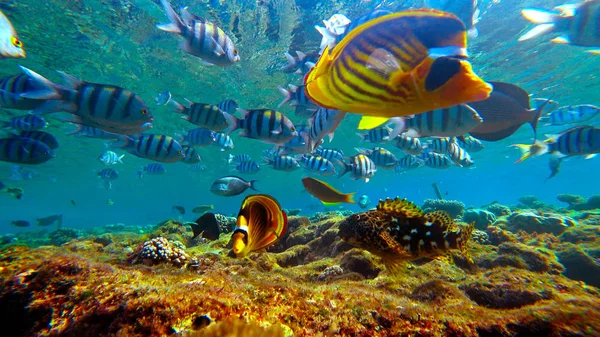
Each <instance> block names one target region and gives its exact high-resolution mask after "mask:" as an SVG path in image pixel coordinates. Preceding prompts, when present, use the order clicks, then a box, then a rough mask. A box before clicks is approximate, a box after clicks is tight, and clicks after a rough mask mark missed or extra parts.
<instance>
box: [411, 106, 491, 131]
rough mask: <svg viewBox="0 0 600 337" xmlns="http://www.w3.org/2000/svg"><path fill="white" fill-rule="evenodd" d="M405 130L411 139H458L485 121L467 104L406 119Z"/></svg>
mask: <svg viewBox="0 0 600 337" xmlns="http://www.w3.org/2000/svg"><path fill="white" fill-rule="evenodd" d="M404 123H405V126H404V129H405V130H406V134H407V135H408V136H411V137H457V136H461V135H464V134H465V133H468V132H471V131H473V130H475V129H476V128H477V127H478V126H479V125H481V123H483V119H482V118H481V116H479V114H478V113H477V111H475V109H473V108H471V107H470V106H468V105H466V104H459V105H455V106H452V107H449V108H444V109H435V110H430V111H427V112H424V113H420V114H417V115H415V116H414V117H413V118H406V119H404Z"/></svg>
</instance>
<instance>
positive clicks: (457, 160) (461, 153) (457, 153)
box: [448, 142, 475, 167]
mask: <svg viewBox="0 0 600 337" xmlns="http://www.w3.org/2000/svg"><path fill="white" fill-rule="evenodd" d="M448 156H449V157H450V159H451V160H452V161H453V162H454V164H456V165H457V166H460V167H469V166H472V165H473V164H475V162H473V160H471V155H469V153H468V152H467V151H465V150H464V149H463V148H461V147H460V146H458V144H457V143H456V142H452V143H450V145H449V152H448Z"/></svg>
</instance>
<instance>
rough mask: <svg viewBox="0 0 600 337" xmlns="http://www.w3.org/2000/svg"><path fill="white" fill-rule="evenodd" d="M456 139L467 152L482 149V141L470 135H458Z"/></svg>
mask: <svg viewBox="0 0 600 337" xmlns="http://www.w3.org/2000/svg"><path fill="white" fill-rule="evenodd" d="M456 140H457V142H458V145H459V146H460V147H462V148H463V149H465V151H467V152H478V151H481V150H483V148H484V146H483V143H482V142H481V141H480V140H479V139H477V138H474V137H473V136H471V135H464V136H459V137H456Z"/></svg>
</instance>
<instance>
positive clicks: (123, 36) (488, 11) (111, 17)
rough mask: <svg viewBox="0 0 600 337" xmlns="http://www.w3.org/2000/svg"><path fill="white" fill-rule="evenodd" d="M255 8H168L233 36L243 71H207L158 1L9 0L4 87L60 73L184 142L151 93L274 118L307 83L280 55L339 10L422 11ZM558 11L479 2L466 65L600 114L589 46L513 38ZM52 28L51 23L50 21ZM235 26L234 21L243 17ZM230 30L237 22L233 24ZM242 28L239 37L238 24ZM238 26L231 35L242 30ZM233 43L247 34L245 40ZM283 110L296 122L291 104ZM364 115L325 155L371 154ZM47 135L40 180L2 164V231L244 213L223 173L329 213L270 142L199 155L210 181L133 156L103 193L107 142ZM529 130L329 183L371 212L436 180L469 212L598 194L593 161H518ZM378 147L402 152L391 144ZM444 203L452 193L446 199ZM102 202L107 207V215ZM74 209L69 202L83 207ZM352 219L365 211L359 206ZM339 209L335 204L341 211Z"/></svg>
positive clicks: (278, 4)
mask: <svg viewBox="0 0 600 337" xmlns="http://www.w3.org/2000/svg"><path fill="white" fill-rule="evenodd" d="M267 3H268V4H269V5H268V6H263V5H260V2H259V3H258V4H257V2H256V1H250V0H245V1H233V2H229V1H228V2H219V1H212V2H209V3H200V2H193V3H184V2H183V1H179V2H173V6H174V7H175V8H177V7H179V6H183V5H189V6H190V7H189V9H190V11H191V12H192V13H196V14H198V15H200V16H204V17H207V18H210V19H211V20H213V21H215V22H216V23H218V24H220V25H221V26H222V27H223V28H224V30H225V31H227V32H231V31H234V30H235V31H236V32H237V33H234V35H235V36H236V37H235V38H234V40H236V41H235V43H236V46H237V48H238V49H239V51H240V55H241V58H242V61H240V62H239V63H238V64H236V65H234V66H232V67H229V68H219V67H211V66H206V65H204V64H202V63H201V62H200V61H199V59H198V58H195V57H193V56H190V55H187V54H185V53H183V52H182V51H181V50H180V49H179V48H178V47H177V44H178V40H179V38H178V37H177V36H174V35H171V34H168V33H164V32H161V31H159V30H158V29H156V28H155V25H156V24H158V23H164V22H166V17H165V15H164V13H163V11H162V9H161V7H160V5H159V4H158V2H156V1H150V0H131V1H129V0H112V1H100V0H87V1H59V0H55V1H34V0H14V1H12V0H8V1H6V0H4V1H2V3H1V4H0V9H1V10H2V11H3V12H4V13H5V14H6V15H7V16H9V17H10V18H11V21H12V23H13V25H14V26H15V28H16V29H17V30H18V32H19V35H20V38H21V39H22V40H23V41H24V43H25V45H26V47H25V48H26V50H27V53H28V55H27V58H26V59H19V60H16V59H4V60H0V77H4V76H8V75H13V74H17V73H18V72H19V69H18V67H17V65H18V64H20V65H23V66H26V67H28V68H30V69H33V70H35V71H37V72H39V73H40V74H42V75H44V76H47V77H48V78H50V79H51V80H55V81H60V80H59V77H58V75H57V74H56V72H55V71H54V70H62V71H66V72H68V73H70V74H72V75H74V76H76V77H78V78H81V79H83V80H87V81H93V82H98V83H107V84H115V85H119V86H122V87H125V88H128V89H130V90H132V91H134V92H135V93H137V94H138V95H140V96H141V97H142V98H143V99H144V100H145V101H146V102H147V103H148V105H149V106H150V107H151V109H152V112H153V114H154V117H155V122H154V128H153V129H152V130H151V132H152V133H164V134H167V135H173V134H174V133H184V132H185V131H186V130H191V129H193V128H195V126H194V125H192V124H189V123H188V122H186V121H184V120H182V119H180V118H179V116H178V115H177V114H176V113H174V112H173V111H172V109H171V108H170V107H169V106H156V105H154V97H155V96H156V94H157V93H159V92H162V91H164V90H170V91H171V92H172V93H173V96H174V98H175V99H176V100H177V101H178V102H183V101H184V98H188V99H190V100H192V101H195V102H206V103H213V104H216V103H218V102H220V101H221V100H223V99H226V98H231V99H235V100H236V101H237V102H238V103H239V104H240V106H241V107H244V108H276V106H277V104H278V102H279V101H280V100H281V98H282V97H281V94H280V93H279V91H278V90H277V86H285V85H286V84H288V83H292V84H300V83H301V81H302V77H301V76H300V75H293V74H284V73H282V72H281V71H279V70H278V69H279V68H280V67H281V66H283V65H284V64H285V57H284V53H285V52H288V51H289V52H293V51H295V50H302V51H314V50H315V49H318V45H319V41H320V35H319V34H318V32H317V31H316V30H315V29H314V28H313V26H314V25H315V24H321V20H323V19H326V18H329V17H330V16H331V15H332V14H335V13H338V12H339V13H344V14H346V15H347V16H348V17H357V16H360V15H361V14H363V13H366V12H369V11H372V10H373V9H375V8H376V7H377V8H385V9H390V10H400V9H405V8H409V7H421V6H423V3H422V2H421V1H404V2H398V1H379V2H363V1H353V0H349V1H335V2H334V1H331V2H330V1H321V2H317V1H314V2H313V1H295V2H294V1H292V0H287V1H286V0H274V1H267ZM560 4H562V1H493V2H492V1H483V3H482V4H481V9H482V13H481V20H480V22H479V23H478V25H477V27H478V29H479V36H478V37H477V38H472V39H469V53H470V55H471V62H472V64H473V67H474V69H475V71H476V72H477V74H478V75H480V76H481V77H482V78H484V79H485V80H494V81H505V82H509V83H513V84H516V85H519V86H521V87H522V88H524V89H525V90H527V91H528V92H529V93H531V94H533V96H534V97H551V98H552V99H554V100H556V101H558V102H560V103H561V105H575V104H596V105H600V94H599V93H598V87H599V85H600V76H599V74H600V67H599V66H598V64H599V60H600V56H597V55H592V54H589V53H585V52H584V50H585V49H584V48H580V47H574V46H568V45H557V44H553V43H550V42H549V41H548V40H549V38H547V37H540V38H537V39H533V40H530V41H525V42H517V38H518V37H519V36H520V35H521V34H522V33H523V32H525V31H526V30H527V29H529V28H531V25H530V24H528V22H527V21H526V20H525V19H524V18H523V17H522V16H521V14H520V10H521V9H523V8H526V7H538V8H548V9H549V8H552V7H553V6H556V5H560ZM48 18H51V20H49V19H48ZM236 18H239V21H238V20H237V19H236ZM235 22H239V23H238V24H236V23H235ZM236 27H237V28H236ZM234 28H236V29H234ZM238 35H239V36H238ZM281 111H282V112H284V113H286V115H288V116H290V118H291V119H292V120H293V121H294V122H300V121H301V119H299V118H297V117H295V116H294V115H293V110H292V108H290V107H288V106H284V107H282V108H281ZM23 113H24V112H22V111H16V110H11V111H9V110H4V109H1V110H0V119H1V120H8V119H9V118H10V116H16V115H21V114H23ZM358 120H359V116H356V115H351V116H349V117H347V118H346V119H345V120H344V121H343V122H342V125H341V126H340V128H339V129H338V130H337V132H336V135H335V138H334V140H333V142H332V143H330V144H329V143H327V140H326V143H325V146H326V147H331V148H339V149H342V150H343V151H344V153H345V154H346V155H353V154H355V151H354V148H355V147H371V146H372V144H368V143H361V142H360V139H359V137H358V136H356V135H355V133H356V132H357V131H356V126H357V124H358ZM48 123H49V127H48V128H46V129H45V131H47V132H50V133H52V134H53V135H55V136H56V137H57V139H58V141H59V143H60V147H59V148H58V149H57V151H56V158H54V159H52V160H50V161H48V162H46V163H44V164H41V165H35V166H27V165H23V166H24V167H26V169H31V170H33V171H34V172H35V173H34V175H33V178H32V179H28V180H12V171H13V166H14V164H12V163H5V162H0V181H2V182H4V183H5V184H6V185H9V186H18V187H21V188H23V189H24V191H25V193H24V196H23V198H22V199H20V200H15V199H13V198H11V197H10V196H9V195H8V194H4V193H3V194H0V233H6V232H16V231H29V230H35V229H36V228H35V227H29V228H15V227H13V226H11V225H10V222H11V221H14V220H28V221H32V222H33V220H34V219H35V218H38V217H43V216H48V215H52V214H63V215H64V222H63V226H64V227H74V228H90V227H95V226H102V225H105V224H109V223H125V224H129V225H146V224H155V223H157V222H159V221H162V220H164V219H167V218H177V217H179V214H178V213H176V212H175V211H173V210H172V206H173V205H181V206H184V207H185V208H186V209H187V213H186V214H185V215H183V219H185V220H194V219H195V218H196V217H197V215H195V214H192V213H191V212H190V210H191V209H192V208H193V207H195V206H198V205H204V204H214V206H215V210H216V211H217V212H219V213H225V214H234V213H237V211H238V209H239V206H240V204H241V201H242V200H243V198H244V197H245V196H246V195H247V194H248V193H251V192H250V191H248V192H246V193H244V194H242V195H239V196H235V197H228V198H225V197H218V196H216V195H214V194H212V193H211V192H210V191H209V188H210V185H211V184H212V182H213V181H214V180H215V179H217V178H219V177H221V176H224V175H230V174H233V175H239V176H242V177H244V178H245V179H248V180H250V179H254V180H257V183H256V187H257V189H259V190H260V192H262V193H267V194H270V195H272V196H273V197H275V198H276V199H278V200H279V201H280V203H281V205H282V207H284V208H288V209H292V208H300V209H302V210H303V213H305V214H308V213H314V212H316V211H323V210H324V209H325V208H324V207H323V206H322V205H320V203H319V201H318V200H316V199H315V198H312V197H311V196H310V195H309V194H307V193H306V192H304V191H303V187H302V184H301V181H300V180H301V178H302V177H303V176H305V175H306V174H307V173H305V172H303V171H302V170H298V171H296V172H292V173H285V172H278V171H274V170H272V169H271V168H269V167H268V166H267V165H265V164H262V161H259V160H260V159H261V156H262V152H263V150H265V149H270V148H272V146H271V145H268V144H264V143H261V142H259V141H256V140H250V139H246V138H241V137H239V136H237V134H236V133H235V132H234V134H233V135H232V137H233V140H234V143H235V148H234V149H233V150H231V151H227V152H221V151H219V149H218V148H217V147H214V146H209V147H206V148H199V149H198V151H199V152H200V154H201V156H202V163H203V164H204V165H205V166H206V167H207V169H206V170H205V171H201V172H190V171H189V170H188V166H187V165H184V164H182V163H173V164H165V166H166V168H167V173H166V174H164V175H161V176H150V175H147V176H144V177H143V178H142V179H138V177H137V171H139V170H140V168H141V167H142V166H144V165H146V164H148V163H150V161H148V160H145V159H141V158H136V157H134V156H133V155H131V154H128V153H126V152H124V151H122V150H116V152H117V153H119V154H122V153H125V154H126V155H125V158H124V159H123V161H124V164H117V165H115V166H113V167H112V168H115V169H117V170H118V171H119V175H120V177H119V178H118V179H117V180H116V181H114V182H113V187H112V189H110V190H106V189H105V188H104V187H103V185H102V183H101V181H100V180H99V179H98V177H97V174H96V172H98V171H100V170H101V169H103V168H105V166H104V165H103V164H102V163H101V162H99V161H98V160H97V157H98V156H99V155H100V154H101V153H102V152H104V151H105V149H106V147H105V145H104V141H102V140H98V139H88V138H76V137H72V136H65V133H67V132H68V131H70V130H72V129H73V126H71V125H67V124H64V123H62V122H60V121H58V120H57V119H55V118H53V117H52V116H49V117H48ZM541 124H542V123H540V127H539V130H538V135H539V136H538V137H539V138H541V139H543V138H544V137H545V136H544V135H545V134H553V133H557V132H560V131H562V130H564V129H566V128H568V127H545V126H543V125H541ZM590 124H592V125H596V126H597V125H598V124H599V122H598V120H596V121H593V122H591V123H590ZM532 141H533V132H532V131H531V127H530V126H529V125H524V126H523V127H522V128H521V129H520V130H519V131H518V132H517V133H516V134H515V135H513V136H511V137H510V138H508V139H505V140H502V141H499V142H495V143H490V142H486V143H485V149H484V150H483V151H481V152H477V153H472V158H473V160H474V161H475V165H474V166H472V167H469V168H460V167H452V168H449V169H445V170H436V169H431V168H425V167H423V168H419V169H416V170H411V171H409V172H407V173H404V174H396V173H394V172H393V171H392V172H388V171H383V170H379V171H378V172H377V173H376V174H375V176H374V178H372V179H371V181H370V182H368V183H365V182H364V181H363V180H356V181H355V180H351V179H350V178H349V176H348V175H347V176H344V177H341V178H338V177H336V176H333V177H326V178H323V179H324V180H325V181H327V182H329V183H330V184H332V185H333V186H334V187H336V188H338V189H340V190H342V191H344V192H356V193H357V195H361V194H366V195H368V196H369V197H370V199H371V200H373V202H375V201H376V200H378V199H379V198H385V197H395V196H400V197H405V198H408V199H410V200H412V201H414V202H416V203H418V204H420V203H421V202H422V201H423V200H425V199H427V198H434V197H435V194H434V191H433V188H432V186H431V185H432V183H438V185H439V187H440V189H441V191H442V193H444V194H445V198H447V199H455V200H460V201H462V202H464V203H465V204H466V205H473V206H481V205H483V204H488V203H490V202H492V201H498V202H500V203H502V204H508V205H511V204H516V203H517V202H518V198H519V197H521V196H524V195H536V196H537V197H539V199H540V200H541V201H543V202H546V203H551V204H560V203H559V202H558V201H557V200H556V195H557V194H560V193H570V194H577V195H582V196H585V197H588V196H591V195H593V194H597V193H598V191H599V188H598V186H599V185H598V183H597V171H598V169H599V168H600V166H599V165H600V164H599V163H598V160H597V159H590V160H584V159H583V158H579V157H575V158H571V159H568V160H567V161H565V162H564V163H563V164H562V166H561V172H560V173H559V174H558V175H557V176H556V177H554V178H552V179H550V180H548V181H545V180H546V177H547V176H548V175H549V169H548V157H547V156H545V157H539V158H533V159H530V160H527V161H525V162H523V163H520V164H518V165H516V164H514V162H515V161H516V160H517V159H518V158H519V151H518V150H516V149H514V148H510V147H509V145H510V144H514V143H531V142H532ZM384 147H386V148H388V149H389V150H391V151H392V152H394V153H395V154H396V155H397V156H401V155H402V153H401V151H400V150H398V149H397V148H395V147H394V146H393V145H392V144H384ZM229 153H234V154H237V153H247V154H250V155H251V156H252V157H253V158H254V159H255V160H257V161H259V162H260V163H261V170H260V171H259V172H258V173H256V174H252V175H244V174H240V173H238V172H233V171H232V172H230V167H229V165H227V164H226V163H225V158H226V157H227V155H228V154H229ZM446 193H447V194H446ZM108 200H111V201H112V205H109V203H108ZM71 201H74V202H75V205H73V204H72V202H71ZM344 207H345V208H346V209H350V210H354V211H359V208H358V206H356V205H345V206H344ZM334 209H335V208H334Z"/></svg>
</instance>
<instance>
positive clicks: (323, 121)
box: [302, 108, 346, 152]
mask: <svg viewBox="0 0 600 337" xmlns="http://www.w3.org/2000/svg"><path fill="white" fill-rule="evenodd" d="M344 118H346V113H345V112H341V111H338V110H331V109H326V108H319V109H318V110H317V112H315V114H314V115H313V116H312V117H311V118H310V119H309V120H308V131H306V132H304V133H302V137H303V138H304V142H305V143H306V146H307V147H308V152H311V151H313V150H314V149H315V148H316V147H317V146H319V144H321V143H322V139H323V138H325V137H326V136H328V137H329V141H330V142H331V141H333V136H334V132H335V130H337V128H338V127H339V126H340V123H342V121H343V120H344Z"/></svg>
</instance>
